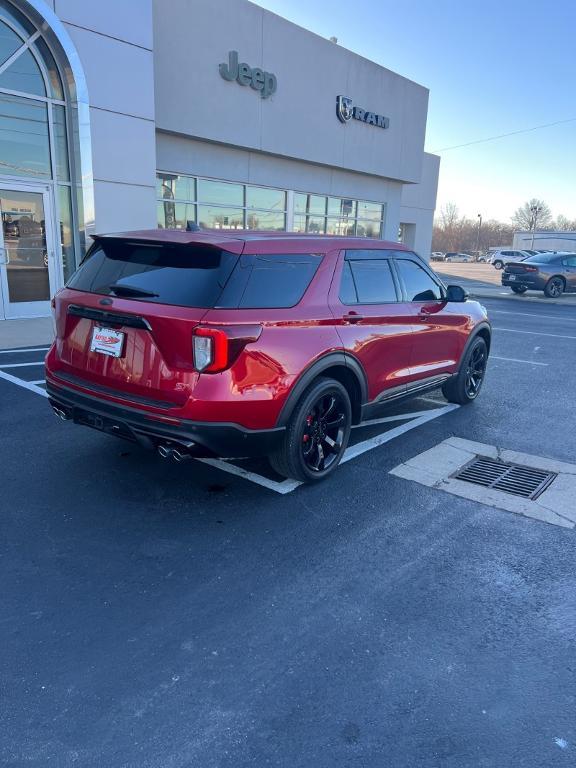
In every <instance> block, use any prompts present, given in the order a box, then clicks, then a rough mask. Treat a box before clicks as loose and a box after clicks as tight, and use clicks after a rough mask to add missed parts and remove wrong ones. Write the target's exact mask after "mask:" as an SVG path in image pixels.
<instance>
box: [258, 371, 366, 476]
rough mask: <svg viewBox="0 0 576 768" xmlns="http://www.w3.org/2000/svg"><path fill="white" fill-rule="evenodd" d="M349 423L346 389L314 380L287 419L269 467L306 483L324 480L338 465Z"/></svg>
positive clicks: (343, 449)
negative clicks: (282, 437) (283, 434)
mask: <svg viewBox="0 0 576 768" xmlns="http://www.w3.org/2000/svg"><path fill="white" fill-rule="evenodd" d="M351 424H352V408H351V405H350V398H349V396H348V392H347V391H346V389H345V388H344V387H343V386H342V384H340V382H338V381H335V380H334V379H327V378H319V379H317V380H316V381H315V382H313V383H312V384H311V385H310V386H309V387H308V389H307V390H306V391H305V392H304V394H303V395H302V397H301V398H300V400H299V401H298V404H297V405H296V407H295V409H294V411H293V413H292V415H291V416H290V421H289V422H288V426H287V428H286V434H285V436H284V440H283V441H282V445H281V446H280V447H279V448H278V450H277V451H275V452H274V453H273V454H272V455H271V456H270V459H269V460H270V464H271V466H272V468H273V469H274V470H275V471H276V472H278V474H280V475H282V476H284V477H292V478H294V479H295V480H301V481H302V482H305V483H310V482H316V481H318V480H323V479H324V478H325V477H327V476H328V475H329V474H331V473H332V472H333V471H334V470H335V469H336V467H337V466H338V464H339V463H340V460H341V458H342V455H343V454H344V451H345V450H346V446H347V445H348V440H349V438H350V427H351Z"/></svg>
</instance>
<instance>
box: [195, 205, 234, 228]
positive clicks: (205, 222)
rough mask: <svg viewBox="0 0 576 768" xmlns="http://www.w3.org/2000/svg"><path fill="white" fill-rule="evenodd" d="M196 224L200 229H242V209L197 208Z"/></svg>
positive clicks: (200, 206) (205, 206) (204, 206)
mask: <svg viewBox="0 0 576 768" xmlns="http://www.w3.org/2000/svg"><path fill="white" fill-rule="evenodd" d="M198 224H199V225H200V227H201V228H202V229H244V211H243V209H242V208H223V207H222V208H221V207H219V206H208V205H199V206H198Z"/></svg>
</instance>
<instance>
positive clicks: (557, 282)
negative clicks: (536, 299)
mask: <svg viewBox="0 0 576 768" xmlns="http://www.w3.org/2000/svg"><path fill="white" fill-rule="evenodd" d="M563 293H564V280H562V278H561V277H551V278H550V280H548V282H547V283H546V286H545V288H544V295H545V296H547V297H548V298H549V299H557V298H558V297H559V296H562V294H563Z"/></svg>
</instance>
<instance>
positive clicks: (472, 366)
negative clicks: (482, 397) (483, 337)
mask: <svg viewBox="0 0 576 768" xmlns="http://www.w3.org/2000/svg"><path fill="white" fill-rule="evenodd" d="M487 357H488V356H487V354H486V345H485V344H484V343H482V344H476V345H474V346H473V348H472V350H471V354H470V356H469V358H468V365H467V366H466V379H465V382H464V388H465V392H466V396H467V397H468V399H469V400H474V398H475V397H476V396H477V395H478V393H479V392H480V388H481V386H482V382H483V381H484V374H485V373H486V363H487Z"/></svg>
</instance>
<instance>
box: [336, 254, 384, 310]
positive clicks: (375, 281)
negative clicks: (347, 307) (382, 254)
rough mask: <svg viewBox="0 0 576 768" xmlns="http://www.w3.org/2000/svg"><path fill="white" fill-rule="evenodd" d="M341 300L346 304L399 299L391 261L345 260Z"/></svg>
mask: <svg viewBox="0 0 576 768" xmlns="http://www.w3.org/2000/svg"><path fill="white" fill-rule="evenodd" d="M340 301H342V303H344V304H356V303H358V304H385V303H387V302H391V301H398V296H397V294H396V286H395V285H394V278H393V277H392V271H391V269H390V262H389V261H387V260H386V259H373V260H372V259H362V260H359V261H354V260H348V261H346V262H344V270H343V273H342V283H341V286H340Z"/></svg>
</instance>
